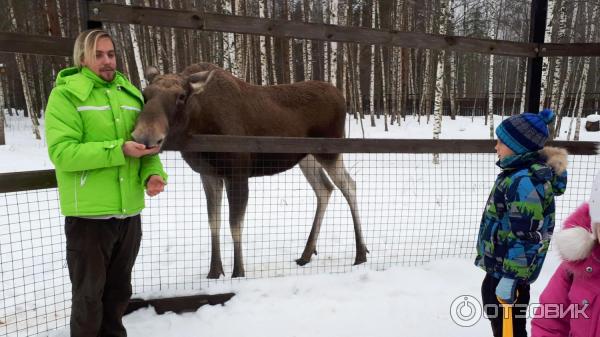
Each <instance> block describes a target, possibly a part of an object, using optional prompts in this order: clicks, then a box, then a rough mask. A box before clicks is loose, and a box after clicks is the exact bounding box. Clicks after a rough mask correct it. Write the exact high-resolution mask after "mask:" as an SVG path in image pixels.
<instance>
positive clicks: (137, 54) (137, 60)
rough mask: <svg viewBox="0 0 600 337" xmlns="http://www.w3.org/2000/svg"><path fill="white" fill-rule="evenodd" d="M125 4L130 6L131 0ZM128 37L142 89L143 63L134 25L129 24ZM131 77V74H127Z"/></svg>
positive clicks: (144, 82) (143, 79) (143, 84)
mask: <svg viewBox="0 0 600 337" xmlns="http://www.w3.org/2000/svg"><path fill="white" fill-rule="evenodd" d="M125 4H126V5H127V6H131V0H125ZM129 37H130V38H131V46H132V49H133V59H134V60H135V68H136V70H137V74H138V78H139V80H140V86H141V88H142V90H143V89H144V88H145V87H146V79H145V78H144V65H143V64H142V56H141V54H140V47H139V44H138V40H137V34H136V32H135V26H134V25H132V24H131V25H129ZM129 76H130V77H131V74H130V75H129Z"/></svg>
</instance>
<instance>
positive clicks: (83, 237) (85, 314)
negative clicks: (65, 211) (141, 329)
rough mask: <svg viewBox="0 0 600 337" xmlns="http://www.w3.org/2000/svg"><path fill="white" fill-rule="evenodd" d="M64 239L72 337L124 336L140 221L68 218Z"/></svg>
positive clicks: (137, 216) (131, 218)
mask: <svg viewBox="0 0 600 337" xmlns="http://www.w3.org/2000/svg"><path fill="white" fill-rule="evenodd" d="M65 234H66V237H67V265H68V267H69V277H70V278H71V284H72V305H71V337H98V336H101V337H125V336H127V332H126V331H125V327H123V323H122V317H123V314H124V313H125V309H126V308H127V304H128V303H129V298H130V297H131V270H132V269H133V265H134V263H135V259H136V257H137V254H138V251H139V249H140V241H141V238H142V228H141V221H140V216H139V215H136V216H132V217H129V218H125V219H116V218H111V219H106V220H105V219H102V220H96V219H85V218H78V217H66V218H65Z"/></svg>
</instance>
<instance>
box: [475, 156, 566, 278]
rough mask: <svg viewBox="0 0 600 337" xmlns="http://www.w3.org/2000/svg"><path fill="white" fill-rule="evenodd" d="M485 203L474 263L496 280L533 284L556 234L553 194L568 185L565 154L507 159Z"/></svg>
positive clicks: (556, 193) (555, 194)
mask: <svg viewBox="0 0 600 337" xmlns="http://www.w3.org/2000/svg"><path fill="white" fill-rule="evenodd" d="M496 164H497V165H498V166H499V167H500V168H501V169H502V172H501V173H500V174H499V175H498V178H497V179H496V182H495V183H494V187H493V188H492V192H491V193H490V196H489V199H488V201H487V204H486V207H485V210H484V212H483V217H482V219H481V225H480V228H479V238H478V239H477V258H476V259H475V265H477V266H479V267H480V268H482V269H483V270H485V271H486V272H487V273H489V274H492V275H493V276H494V277H496V278H501V277H508V278H512V279H516V280H517V281H518V282H521V283H527V284H529V283H533V282H534V281H535V280H536V279H537V277H538V275H539V273H540V270H541V268H542V264H543V263H544V259H545V258H546V253H547V251H548V246H549V245H550V239H551V237H552V233H553V231H554V216H555V209H554V208H555V203H554V196H557V195H561V194H563V193H564V191H565V188H566V186H567V170H566V167H567V152H566V151H565V150H563V149H558V148H551V147H546V148H544V149H543V150H541V151H539V152H528V153H525V154H522V155H514V156H509V157H506V158H504V159H503V160H501V161H499V162H498V163H496Z"/></svg>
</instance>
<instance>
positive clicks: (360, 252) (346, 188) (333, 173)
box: [316, 154, 369, 264]
mask: <svg viewBox="0 0 600 337" xmlns="http://www.w3.org/2000/svg"><path fill="white" fill-rule="evenodd" d="M316 158H317V160H319V162H320V163H321V164H322V165H323V167H324V168H325V170H326V171H327V173H328V174H329V177H330V178H331V180H333V183H334V184H335V186H337V187H338V188H339V189H340V191H342V194H343V195H344V198H346V201H347V202H348V205H349V206H350V212H351V213H352V220H353V221H354V236H355V238H356V259H355V260H354V264H361V263H363V262H367V253H368V252H369V250H368V249H367V246H366V245H365V242H364V239H363V235H362V229H361V224H360V217H359V215H358V203H357V201H356V183H355V182H354V180H353V179H352V177H351V176H350V174H349V173H348V171H347V170H346V168H345V167H344V160H343V158H342V155H341V154H340V155H338V156H337V158H336V159H333V160H332V159H331V158H319V157H316Z"/></svg>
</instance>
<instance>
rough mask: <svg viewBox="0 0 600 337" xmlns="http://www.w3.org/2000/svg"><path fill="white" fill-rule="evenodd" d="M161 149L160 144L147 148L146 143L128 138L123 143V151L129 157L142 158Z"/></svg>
mask: <svg viewBox="0 0 600 337" xmlns="http://www.w3.org/2000/svg"><path fill="white" fill-rule="evenodd" d="M159 151H160V148H159V147H158V146H155V147H151V148H146V145H144V144H140V143H137V142H134V141H133V140H128V141H126V142H125V143H124V144H123V153H124V154H125V155H126V156H128V157H133V158H140V157H143V156H147V155H150V154H156V153H158V152H159Z"/></svg>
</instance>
